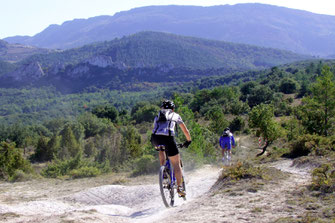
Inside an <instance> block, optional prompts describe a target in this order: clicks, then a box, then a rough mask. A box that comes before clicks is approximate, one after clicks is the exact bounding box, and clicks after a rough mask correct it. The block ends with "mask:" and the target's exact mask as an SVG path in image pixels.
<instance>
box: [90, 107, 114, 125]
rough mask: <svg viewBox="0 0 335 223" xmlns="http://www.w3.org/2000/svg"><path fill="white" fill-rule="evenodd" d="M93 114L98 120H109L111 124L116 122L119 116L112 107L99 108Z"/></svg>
mask: <svg viewBox="0 0 335 223" xmlns="http://www.w3.org/2000/svg"><path fill="white" fill-rule="evenodd" d="M92 113H93V114H94V115H96V116H97V117H98V118H108V119H109V120H110V121H111V122H116V121H117V118H118V116H119V112H118V111H117V109H116V108H115V107H114V106H111V105H105V106H97V107H95V108H94V109H93V111H92Z"/></svg>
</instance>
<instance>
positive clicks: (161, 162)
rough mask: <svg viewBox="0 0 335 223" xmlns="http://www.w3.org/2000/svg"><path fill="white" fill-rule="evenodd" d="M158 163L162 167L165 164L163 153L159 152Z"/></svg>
mask: <svg viewBox="0 0 335 223" xmlns="http://www.w3.org/2000/svg"><path fill="white" fill-rule="evenodd" d="M158 156H159V163H160V165H161V166H163V165H164V164H165V160H166V154H165V151H159V154H158Z"/></svg>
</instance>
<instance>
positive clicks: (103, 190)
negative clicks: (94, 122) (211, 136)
mask: <svg viewBox="0 0 335 223" xmlns="http://www.w3.org/2000/svg"><path fill="white" fill-rule="evenodd" d="M218 173H219V169H218V168H215V167H211V166H206V167H204V168H202V169H201V170H197V171H195V172H189V173H186V177H187V179H186V183H187V192H188V194H187V197H188V199H187V201H186V202H185V201H183V200H182V199H177V200H176V207H178V206H179V207H181V206H184V205H187V204H188V203H191V202H192V200H194V199H196V198H197V197H199V196H201V195H202V194H204V193H205V192H206V191H208V190H209V189H210V187H211V186H212V185H213V184H214V182H215V181H216V179H217V177H218ZM152 177H155V178H156V177H157V178H158V176H152ZM92 180H94V179H92ZM157 181H158V179H157ZM49 186H50V184H49ZM57 186H59V187H62V188H59V190H58V189H57ZM82 187H83V188H84V187H85V185H82ZM79 188H80V185H73V183H72V184H71V183H70V182H68V183H66V182H65V183H63V184H62V185H54V187H48V186H46V185H42V184H41V185H33V184H30V183H27V184H24V183H16V184H8V183H4V184H0V192H1V195H0V222H151V221H154V220H155V219H159V218H161V217H164V216H165V215H166V214H167V213H168V211H169V210H168V209H166V208H165V206H164V205H163V202H162V200H161V197H160V194H159V187H158V183H157V182H156V183H155V184H147V185H130V186H129V185H127V186H125V185H105V186H99V187H92V188H87V189H84V190H79V191H78V189H79ZM174 209H175V208H173V210H174Z"/></svg>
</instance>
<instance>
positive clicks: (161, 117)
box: [157, 109, 168, 122]
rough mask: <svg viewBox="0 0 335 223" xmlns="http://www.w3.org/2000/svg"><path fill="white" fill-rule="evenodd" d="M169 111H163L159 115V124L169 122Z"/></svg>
mask: <svg viewBox="0 0 335 223" xmlns="http://www.w3.org/2000/svg"><path fill="white" fill-rule="evenodd" d="M167 115H168V110H166V109H162V110H160V111H159V113H158V117H157V122H166V121H167V120H168V117H167Z"/></svg>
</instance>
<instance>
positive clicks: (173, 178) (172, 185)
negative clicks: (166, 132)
mask: <svg viewBox="0 0 335 223" xmlns="http://www.w3.org/2000/svg"><path fill="white" fill-rule="evenodd" d="M164 166H165V169H166V168H167V169H168V170H169V175H170V177H171V183H170V186H171V188H175V186H176V177H175V175H174V170H173V166H172V165H171V163H170V160H169V158H168V157H167V156H166V161H165V165H164Z"/></svg>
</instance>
